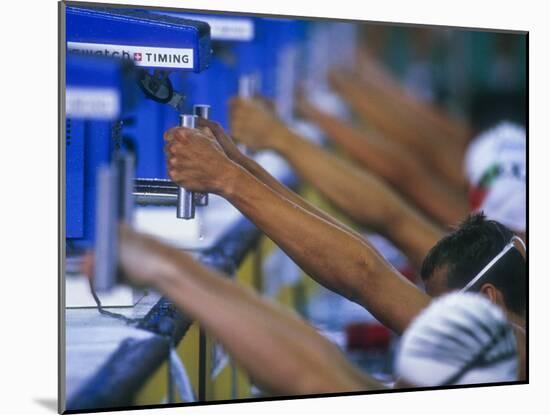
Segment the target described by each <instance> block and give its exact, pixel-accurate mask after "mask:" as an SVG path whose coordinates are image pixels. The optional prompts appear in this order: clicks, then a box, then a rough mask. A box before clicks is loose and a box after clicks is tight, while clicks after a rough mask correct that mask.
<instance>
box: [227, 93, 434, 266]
mask: <svg viewBox="0 0 550 415" xmlns="http://www.w3.org/2000/svg"><path fill="white" fill-rule="evenodd" d="M231 119H232V128H233V130H234V133H235V136H236V137H237V138H238V139H240V140H242V141H243V142H245V143H246V144H247V145H249V146H252V148H270V149H273V150H275V151H277V152H279V153H280V154H281V155H282V156H283V157H284V158H285V159H286V160H287V161H288V162H289V163H290V164H291V165H292V167H293V168H294V169H295V170H296V172H297V173H298V174H299V175H300V176H301V177H302V178H303V179H304V180H305V181H307V182H309V183H311V184H312V185H313V186H315V187H316V188H317V189H318V190H319V191H320V192H321V193H322V194H323V195H325V197H327V198H328V199H329V200H330V201H331V202H332V203H333V204H334V205H336V206H337V207H338V208H339V209H340V210H342V211H343V212H344V213H345V214H347V215H348V216H349V217H351V218H352V219H353V220H355V221H356V222H357V223H359V224H361V225H364V226H368V227H371V228H373V229H376V230H378V231H379V232H380V233H381V234H383V235H385V236H387V237H388V238H389V239H390V240H392V242H394V243H395V245H397V246H398V247H399V248H400V249H401V250H402V251H403V252H405V254H406V255H407V257H408V258H409V259H410V260H411V262H413V263H414V264H415V265H417V266H419V265H420V264H421V262H422V260H423V259H424V257H425V255H426V254H427V252H428V251H429V249H430V248H431V247H432V246H433V245H434V244H435V243H436V242H437V241H438V240H439V239H440V238H441V237H442V235H443V234H442V231H441V230H440V229H439V228H438V227H437V226H435V225H434V224H432V223H431V222H429V221H428V220H427V219H426V218H425V217H423V216H422V215H420V214H419V213H418V212H417V211H416V210H415V209H414V208H412V207H411V206H410V205H408V204H407V203H406V202H405V201H404V200H403V199H402V198H401V197H399V196H398V195H397V194H396V193H395V192H394V191H393V190H392V189H391V188H389V187H388V185H387V184H386V183H384V182H382V181H381V180H379V179H378V178H377V177H375V176H373V175H371V174H369V173H367V172H365V171H363V170H362V169H359V168H358V167H356V166H354V165H352V164H351V163H348V162H346V161H345V160H343V159H342V158H340V157H338V156H336V155H334V154H332V153H330V152H328V151H326V150H324V149H322V148H320V147H318V146H316V145H314V144H312V143H310V142H309V141H307V140H305V139H303V138H301V137H299V136H298V135H297V134H295V133H293V132H292V131H290V130H289V129H288V128H287V127H286V125H285V124H284V123H282V122H281V121H280V120H278V119H277V118H276V117H275V116H273V115H272V113H271V112H268V111H265V110H264V109H263V107H262V106H261V105H258V104H255V103H253V102H250V101H244V100H235V101H233V103H232V118H231Z"/></svg>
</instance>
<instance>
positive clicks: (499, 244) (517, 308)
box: [421, 213, 527, 317]
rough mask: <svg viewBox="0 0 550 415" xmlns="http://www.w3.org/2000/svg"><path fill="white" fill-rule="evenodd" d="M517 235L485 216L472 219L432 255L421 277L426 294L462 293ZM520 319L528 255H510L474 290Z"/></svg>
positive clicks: (436, 247)
mask: <svg viewBox="0 0 550 415" xmlns="http://www.w3.org/2000/svg"><path fill="white" fill-rule="evenodd" d="M513 237H514V233H513V232H512V231H511V230H510V229H508V228H507V227H506V226H504V225H502V224H500V223H498V222H496V221H493V220H488V219H487V218H486V217H485V216H484V215H483V213H478V214H474V215H471V216H469V217H468V218H467V219H466V220H465V221H464V222H463V223H462V224H460V226H459V227H458V228H457V229H455V230H454V231H453V232H451V233H449V234H448V235H446V236H445V237H444V238H442V239H441V240H440V241H439V242H438V243H437V244H436V245H435V246H434V247H433V248H432V249H431V250H430V252H429V253H428V255H427V256H426V258H425V259H424V262H423V264H422V269H421V275H422V279H423V281H424V285H425V287H426V292H427V293H428V294H429V295H430V296H432V297H437V296H440V295H442V294H446V293H449V292H451V291H456V290H461V289H463V288H464V287H466V286H467V285H468V283H470V281H472V279H473V278H474V277H476V275H478V274H479V273H480V272H481V271H482V270H483V269H484V268H485V267H486V266H487V265H488V264H489V263H490V262H491V261H492V260H493V259H494V258H495V257H497V256H498V255H499V254H500V253H501V252H502V251H503V249H504V248H505V247H506V246H507V245H508V244H509V243H510V241H511V240H512V238H513ZM470 290H471V291H475V292H480V293H482V294H483V295H485V296H486V297H488V298H489V299H490V300H491V301H492V302H493V303H495V304H498V305H500V306H501V307H503V308H504V309H506V310H507V311H508V312H512V313H515V314H517V315H519V316H520V317H523V316H524V315H525V305H526V298H527V273H526V262H525V258H524V252H520V250H517V249H511V250H509V251H507V252H506V255H504V256H502V257H501V258H500V259H499V260H498V261H497V262H495V263H494V264H493V265H492V266H491V267H490V269H488V270H487V271H486V272H485V273H484V275H483V278H480V279H479V281H478V282H477V283H476V284H475V285H473V286H472V287H471V288H470Z"/></svg>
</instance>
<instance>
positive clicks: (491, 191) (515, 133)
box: [464, 122, 527, 232]
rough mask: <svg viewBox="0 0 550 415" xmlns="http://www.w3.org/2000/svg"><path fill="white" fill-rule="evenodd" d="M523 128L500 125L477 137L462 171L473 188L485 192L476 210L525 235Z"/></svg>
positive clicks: (524, 145)
mask: <svg viewBox="0 0 550 415" xmlns="http://www.w3.org/2000/svg"><path fill="white" fill-rule="evenodd" d="M526 163H527V139H526V132H525V128H523V127H521V126H519V125H516V124H513V123H510V122H501V123H499V124H497V125H496V126H495V127H493V128H491V129H489V130H487V131H485V132H483V133H482V134H480V135H479V136H478V137H476V138H475V139H474V140H473V142H472V143H471V144H470V146H469V147H468V150H467V151H466V157H465V163H464V168H465V171H466V175H467V176H468V180H469V181H470V184H471V186H472V187H473V188H480V189H482V190H483V191H484V193H485V195H484V199H483V200H481V204H480V205H479V206H475V207H476V208H477V209H478V210H480V211H483V212H484V213H485V214H486V215H487V217H488V218H489V219H493V220H496V221H497V222H500V223H502V224H503V225H505V226H507V227H508V228H510V229H512V230H513V231H516V232H525V229H526V219H527V214H526V208H527V193H526V192H527V184H526V180H525V178H526V171H527V164H526Z"/></svg>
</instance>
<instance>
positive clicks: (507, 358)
mask: <svg viewBox="0 0 550 415" xmlns="http://www.w3.org/2000/svg"><path fill="white" fill-rule="evenodd" d="M395 366H396V367H395V369H396V374H397V375H398V376H399V377H400V378H401V379H403V380H404V381H405V382H407V383H409V384H411V385H414V386H445V385H459V384H474V383H490V382H510V381H515V380H517V376H518V357H517V344H516V337H515V335H514V331H513V329H512V326H511V325H510V324H509V323H508V321H507V320H506V317H505V315H504V313H503V312H502V310H500V308H499V307H497V306H495V305H494V304H492V303H491V302H490V301H489V300H488V299H487V298H485V297H483V296H482V295H480V294H473V293H452V294H448V295H446V296H443V297H441V298H438V299H435V300H433V302H432V304H431V305H430V306H429V307H428V308H426V309H425V310H424V311H422V312H421V313H420V314H419V315H418V317H417V318H416V319H415V320H414V321H413V322H412V323H411V325H410V326H409V328H408V329H407V331H406V332H405V334H404V335H403V338H402V340H401V345H400V349H399V353H398V355H397V359H396V362H395Z"/></svg>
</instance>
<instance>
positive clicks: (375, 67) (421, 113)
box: [357, 49, 472, 148]
mask: <svg viewBox="0 0 550 415" xmlns="http://www.w3.org/2000/svg"><path fill="white" fill-rule="evenodd" d="M358 67H359V70H358V71H357V75H358V76H359V77H360V78H361V81H362V82H363V85H365V87H367V88H371V90H373V91H377V93H378V94H379V96H380V97H384V98H385V99H386V100H387V101H388V102H392V101H393V102H394V103H395V102H398V103H399V105H398V106H395V107H394V109H395V110H399V109H401V111H400V114H399V115H400V116H404V117H406V118H407V119H409V120H410V119H412V120H416V121H421V122H423V126H424V127H427V128H430V129H431V134H442V135H443V136H444V137H449V138H450V139H451V140H453V141H454V142H455V143H456V145H457V146H458V147H461V148H465V147H466V144H467V143H468V141H469V139H470V138H471V135H472V131H471V129H470V127H469V126H468V124H467V123H465V122H464V121H460V120H457V119H454V118H452V117H451V116H450V115H449V114H446V113H444V112H443V111H442V110H441V109H439V108H437V107H435V106H433V105H430V104H428V103H425V102H422V101H420V100H418V99H414V98H413V97H412V96H411V95H410V94H409V93H408V92H407V91H406V90H405V88H403V86H402V85H400V84H399V83H398V82H397V81H396V80H395V79H394V78H392V77H391V76H390V75H389V74H388V72H387V71H385V70H384V69H383V68H382V66H381V65H380V64H379V63H378V62H377V61H376V60H375V59H374V58H373V57H372V56H370V54H369V53H368V52H367V51H366V50H365V49H359V53H358Z"/></svg>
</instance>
